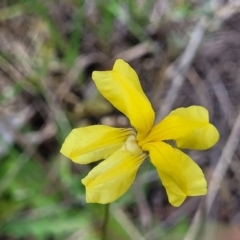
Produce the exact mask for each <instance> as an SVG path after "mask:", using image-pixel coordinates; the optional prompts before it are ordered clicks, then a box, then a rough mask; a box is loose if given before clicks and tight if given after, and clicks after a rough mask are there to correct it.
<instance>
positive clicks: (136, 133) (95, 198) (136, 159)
mask: <svg viewBox="0 0 240 240" xmlns="http://www.w3.org/2000/svg"><path fill="white" fill-rule="evenodd" d="M92 78H93V80H94V81H95V84H96V86H97V88H98V90H99V91H100V92H101V93H102V95H103V96H104V97H105V98H106V99H107V100H108V101H110V102H111V103H112V104H113V105H114V106H115V107H116V108H117V109H118V110H119V111H121V112H122V113H123V114H125V115H126V116H127V117H128V118H129V120H130V123H131V125H132V126H133V128H113V127H108V126H104V125H95V126H88V127H83V128H76V129H73V130H72V131H71V133H70V134H69V135H68V137H67V138H66V140H65V142H64V144H63V146H62V149H61V153H62V154H64V155H65V156H67V157H69V158H70V159H71V160H72V161H74V162H76V163H80V164H87V163H91V162H95V161H99V160H102V159H103V161H102V162H100V163H99V164H98V165H97V166H96V167H94V168H93V169H92V170H91V171H90V172H89V174H88V175H87V176H86V177H85V178H84V179H82V183H83V184H84V185H85V187H86V201H87V202H94V203H109V202H112V201H115V200H116V199H117V198H119V197H120V196H122V195H123V194H124V193H125V192H126V191H127V190H128V189H129V188H130V186H131V185H132V183H133V181H134V179H135V177H136V173H137V170H138V168H139V166H140V165H141V164H142V162H143V161H144V160H145V159H146V158H147V157H148V156H149V157H150V160H151V162H152V164H153V165H154V166H155V167H156V169H157V172H158V175H159V177H160V178H161V180H162V184H163V186H164V187H165V188H166V192H167V195H168V199H169V202H170V203H171V204H172V205H173V206H179V205H181V204H182V202H183V201H184V200H185V198H186V197H187V196H198V195H204V194H206V192H207V184H206V180H205V178H204V175H203V172H202V170H201V169H200V168H199V167H198V165H197V164H196V163H195V162H194V161H193V160H192V159H191V158H190V157H189V156H188V155H186V154H185V153H183V152H182V151H180V150H179V148H182V149H195V150H203V149H207V148H210V147H212V146H213V145H214V144H215V143H216V142H217V141H218V138H219V133H218V131H217V129H216V128H215V127H214V126H213V125H212V124H210V123H209V116H208V111H207V110H206V109H205V108H203V107H201V106H191V107H188V108H178V109H176V110H174V111H172V112H171V113H170V114H169V115H168V116H167V117H165V118H164V119H163V120H162V121H160V122H159V123H158V124H156V125H155V126H153V123H154V119H155V115H154V111H153V109H152V106H151V103H150V102H149V100H148V99H147V97H146V95H145V94H144V92H143V90H142V87H141V85H140V82H139V79H138V76H137V74H136V72H135V71H134V70H133V69H132V68H131V67H130V66H129V64H127V63H126V62H124V61H123V60H121V59H119V60H117V61H116V62H115V64H114V67H113V70H112V71H101V72H96V71H95V72H93V75H92Z"/></svg>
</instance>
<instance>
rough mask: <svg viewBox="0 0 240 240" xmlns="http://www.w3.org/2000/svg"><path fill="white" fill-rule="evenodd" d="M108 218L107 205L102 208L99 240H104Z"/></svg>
mask: <svg viewBox="0 0 240 240" xmlns="http://www.w3.org/2000/svg"><path fill="white" fill-rule="evenodd" d="M108 218H109V204H106V205H105V206H104V219H103V223H102V228H101V234H102V235H101V240H106V237H107V223H108Z"/></svg>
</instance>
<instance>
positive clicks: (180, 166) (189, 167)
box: [144, 142, 207, 207]
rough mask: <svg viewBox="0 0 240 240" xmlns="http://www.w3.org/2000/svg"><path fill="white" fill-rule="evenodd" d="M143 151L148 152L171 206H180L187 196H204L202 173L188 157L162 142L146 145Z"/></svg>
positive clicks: (205, 190) (204, 184)
mask: <svg viewBox="0 0 240 240" xmlns="http://www.w3.org/2000/svg"><path fill="white" fill-rule="evenodd" d="M144 150H145V151H149V154H150V159H151V162H152V163H153V165H154V166H155V167H156V168H157V171H158V175H159V177H160V178H161V181H162V184H163V186H164V187H165V188H166V191H167V195H168V199H169V202H170V203H171V204H172V205H173V206H175V207H178V206H180V205H181V204H182V203H183V201H184V200H185V198H186V197H187V196H198V195H204V194H206V192H207V189H206V187H207V184H206V180H205V178H204V175H203V172H202V170H201V169H200V168H199V166H198V165H197V164H196V163H195V162H194V161H193V160H192V159H191V158H190V157H189V156H187V155H186V154H184V153H183V152H181V151H180V150H178V149H175V148H172V147H171V146H169V145H168V144H166V143H164V142H155V143H149V144H146V145H144Z"/></svg>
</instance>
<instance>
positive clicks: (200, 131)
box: [139, 106, 219, 150]
mask: <svg viewBox="0 0 240 240" xmlns="http://www.w3.org/2000/svg"><path fill="white" fill-rule="evenodd" d="M218 139H219V133H218V131H217V129H216V128H215V127H214V126H213V125H212V124H210V123H209V116H208V111H207V110H206V109H205V108H204V107H201V106H191V107H188V108H178V109H176V110H174V111H172V112H171V113H170V114H169V115H168V116H167V117H165V118H164V119H163V120H162V121H161V122H159V123H158V124H157V125H156V126H154V127H153V128H152V130H151V132H150V133H149V135H148V136H147V138H146V139H144V140H143V141H142V142H140V143H139V145H140V146H142V145H144V144H145V143H147V142H156V141H163V140H175V141H176V144H177V147H178V148H187V149H195V150H203V149H208V148H210V147H212V146H213V145H214V144H216V142H217V141H218Z"/></svg>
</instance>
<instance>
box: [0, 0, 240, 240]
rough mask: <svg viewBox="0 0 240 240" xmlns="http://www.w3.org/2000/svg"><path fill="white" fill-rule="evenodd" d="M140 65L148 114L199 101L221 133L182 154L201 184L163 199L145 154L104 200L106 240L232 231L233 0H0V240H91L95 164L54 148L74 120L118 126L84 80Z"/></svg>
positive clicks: (120, 119)
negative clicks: (125, 182)
mask: <svg viewBox="0 0 240 240" xmlns="http://www.w3.org/2000/svg"><path fill="white" fill-rule="evenodd" d="M117 58H122V59H124V60H125V61H127V62H128V63H129V64H130V65H131V66H132V67H133V68H134V69H135V70H136V71H137V73H138V75H139V78H140V80H141V83H142V86H143V89H144V91H145V92H146V94H147V96H148V97H149V99H150V101H151V102H152V105H153V107H154V109H155V111H156V116H157V118H158V119H161V118H163V117H164V116H165V115H166V114H168V113H169V112H170V111H171V110H172V109H175V108H177V107H187V106H190V105H202V106H204V107H206V108H207V109H208V110H209V114H210V120H211V122H212V123H214V125H215V126H216V127H217V128H218V130H219V132H220V135H221V138H220V140H219V142H218V144H217V145H216V146H214V147H213V148H212V149H210V150H208V151H199V152H196V151H190V152H188V154H190V155H191V157H192V158H193V159H194V160H195V161H196V162H197V163H198V164H199V165H200V166H201V167H202V169H203V171H204V173H205V175H206V178H207V180H208V183H209V192H208V195H207V196H204V197H191V198H190V197H189V198H188V199H187V200H186V201H185V202H184V204H183V205H182V206H181V207H179V208H174V207H172V206H171V205H170V204H169V203H168V200H167V197H166V192H165V190H164V188H163V187H162V185H161V181H160V179H159V178H158V176H157V172H156V170H155V169H154V167H153V166H151V164H150V163H149V162H148V161H145V163H144V164H143V165H142V167H141V168H140V170H139V172H138V175H137V179H136V181H135V183H134V185H133V186H132V189H131V190H130V191H128V192H127V193H126V194H125V195H124V196H123V197H121V198H120V199H119V200H118V201H116V202H115V203H113V204H111V205H110V208H109V211H110V214H109V219H108V226H107V233H106V238H105V239H110V240H113V239H114V240H122V239H124V240H128V239H133V240H140V239H141V240H145V239H146V240H159V239H164V240H165V239H166V240H180V239H185V240H193V239H201V240H203V239H204V240H212V239H217V240H225V239H228V240H235V239H236V240H237V239H240V207H239V206H240V160H239V157H240V151H239V147H238V143H239V137H240V120H239V116H238V114H239V106H240V101H239V99H240V5H239V1H238V0H236V1H234V0H180V1H177V0H155V1H153V0H135V1H134V0H115V1H111V0H95V1H94V0H92V1H91V0H89V1H84V0H1V1H0V239H1V240H5V239H7V240H15V239H21V240H35V239H47V240H48V239H49V240H55V239H67V240H74V239H80V240H85V239H86V240H87V239H89V240H98V239H101V238H100V236H101V231H102V230H101V229H102V224H103V219H104V211H105V209H104V206H102V205H98V204H86V202H85V189H84V186H83V185H82V184H81V179H82V178H83V177H84V176H86V175H87V173H88V172H89V170H90V169H91V168H92V167H93V165H86V166H82V165H77V164H74V163H72V162H71V161H70V160H69V159H67V158H66V157H64V156H62V155H61V154H60V153H59V150H60V148H61V145H62V143H63V141H64V139H65V137H66V136H67V135H68V134H69V132H70V131H71V129H72V128H74V127H80V126H88V125H92V124H106V125H109V126H115V127H126V126H128V124H129V123H128V120H127V119H126V117H125V116H123V115H122V114H121V113H119V112H118V111H117V110H116V109H114V108H113V107H112V105H111V104H110V103H109V102H107V101H106V100H105V99H104V98H103V97H102V96H101V95H100V93H99V92H98V91H97V90H96V87H95V85H94V83H93V81H92V79H91V73H92V71H93V70H109V69H111V68H112V66H113V63H114V61H115V59H117Z"/></svg>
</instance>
